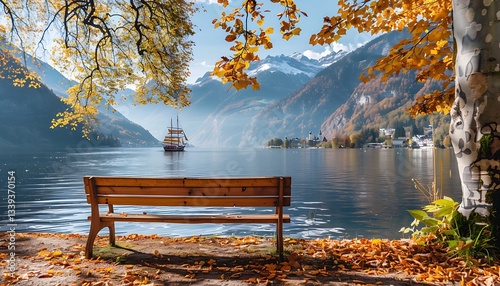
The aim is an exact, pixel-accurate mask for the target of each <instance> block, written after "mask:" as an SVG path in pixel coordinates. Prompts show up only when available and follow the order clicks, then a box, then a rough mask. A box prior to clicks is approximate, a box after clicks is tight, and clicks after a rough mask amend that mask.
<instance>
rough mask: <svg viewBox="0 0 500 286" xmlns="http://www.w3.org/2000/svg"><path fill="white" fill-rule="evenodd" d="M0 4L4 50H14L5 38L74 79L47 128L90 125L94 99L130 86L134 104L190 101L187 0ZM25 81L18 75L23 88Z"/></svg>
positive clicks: (8, 0) (108, 98) (103, 100)
mask: <svg viewBox="0 0 500 286" xmlns="http://www.w3.org/2000/svg"><path fill="white" fill-rule="evenodd" d="M0 8H1V9H2V11H3V12H4V21H0V41H1V42H2V43H3V46H4V47H3V49H6V48H7V49H10V50H11V51H13V49H12V48H8V46H7V43H6V41H7V42H8V45H10V46H15V47H18V48H20V49H21V50H22V52H24V53H28V54H31V55H34V56H36V57H49V58H50V59H51V61H52V62H53V63H55V65H56V68H58V69H59V70H60V71H62V72H63V73H64V74H66V75H69V76H70V77H71V79H74V80H76V81H77V84H75V85H74V86H73V87H71V88H70V89H69V90H68V97H67V98H65V99H64V102H65V103H66V104H68V109H67V110H66V111H65V112H62V113H60V114H58V115H57V118H56V119H54V121H53V127H56V126H67V125H70V126H72V127H75V126H76V125H77V124H84V123H89V120H91V119H92V117H93V115H95V114H96V113H97V107H98V106H99V105H100V104H104V105H108V106H110V105H113V104H115V96H116V95H117V92H118V91H120V90H123V89H125V88H126V87H128V86H135V87H136V90H137V94H136V95H135V96H134V99H135V101H136V102H137V103H140V104H143V103H158V102H161V103H165V104H168V105H172V106H178V107H180V106H186V105H188V104H189V100H188V93H189V89H188V88H187V86H186V79H187V77H188V76H189V69H188V68H189V62H190V61H191V58H192V45H193V43H192V42H191V41H190V39H189V36H191V35H193V34H194V32H193V24H192V23H191V16H192V15H193V13H194V12H195V9H194V7H193V3H192V2H191V1H185V0H163V1H156V0H155V1H151V0H130V1H125V0H105V1H95V0H74V1H57V0H33V1H17V0H0ZM2 66H3V69H1V70H3V71H4V72H5V71H6V70H7V67H6V66H5V65H2ZM0 73H1V71H0ZM0 76H1V74H0ZM30 76H32V75H30ZM25 78H26V76H25V75H20V76H19V77H18V78H17V79H16V80H17V81H18V83H19V84H20V85H22V84H23V81H24V79H25ZM86 130H87V131H89V130H90V128H86Z"/></svg>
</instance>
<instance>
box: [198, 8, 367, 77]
mask: <svg viewBox="0 0 500 286" xmlns="http://www.w3.org/2000/svg"><path fill="white" fill-rule="evenodd" d="M196 2H197V6H198V7H201V8H200V12H198V13H197V14H196V15H195V16H194V18H193V22H194V24H195V25H196V29H195V31H196V35H195V36H194V38H193V40H194V42H195V44H196V46H195V47H194V48H193V52H194V60H193V62H192V63H191V77H190V78H189V82H190V83H193V82H195V81H196V79H197V78H199V77H201V76H203V75H204V74H205V73H206V72H207V71H211V70H212V69H213V65H214V63H215V62H217V61H218V60H219V59H220V57H221V56H224V55H225V56H230V55H231V53H230V51H229V46H230V45H229V44H228V43H226V41H225V40H224V38H225V34H224V33H223V32H222V31H220V29H218V30H215V29H214V28H213V24H212V20H213V19H215V18H218V17H219V16H220V14H221V12H222V11H224V9H223V8H222V6H221V5H219V4H217V0H197V1H196ZM263 2H264V3H265V4H266V6H265V7H266V8H265V9H264V10H266V9H271V8H273V7H276V8H277V9H276V10H275V11H272V12H269V13H267V16H266V18H265V20H266V23H265V24H264V26H263V28H264V29H265V28H267V27H269V26H270V25H273V26H274V27H275V33H274V34H273V35H272V42H273V46H274V47H273V49H272V50H264V49H261V50H260V51H259V56H260V57H261V58H265V57H266V56H267V55H280V54H284V55H291V54H293V53H295V52H299V53H305V55H307V56H309V57H312V58H314V57H318V56H319V55H320V54H322V53H325V52H328V51H330V50H335V51H336V50H339V49H344V50H346V49H349V50H352V49H354V48H356V47H357V46H359V45H360V44H363V43H366V42H367V41H369V40H370V39H371V38H372V37H371V36H370V35H368V34H358V33H357V32H355V31H351V32H349V33H348V34H347V35H346V36H345V37H344V38H343V39H342V40H341V41H340V42H339V43H335V44H333V45H331V46H311V45H310V44H309V37H310V36H311V34H313V33H316V32H318V31H319V30H320V29H321V27H322V23H323V17H324V16H333V15H335V14H336V12H337V9H338V8H337V1H335V0H296V1H295V2H296V4H297V6H298V7H299V8H300V9H301V10H302V11H304V12H306V13H307V15H308V17H302V19H301V21H300V24H299V27H300V28H301V29H302V32H301V36H299V37H292V39H290V40H289V41H285V40H283V39H281V34H280V33H279V25H278V23H279V22H278V20H277V17H276V14H277V13H279V12H281V11H282V10H281V8H280V7H281V6H280V5H279V4H275V3H271V1H269V0H263ZM230 3H232V4H230V5H229V6H228V9H229V10H226V11H232V10H233V9H234V8H236V7H237V6H236V5H238V4H240V3H241V0H232V1H230Z"/></svg>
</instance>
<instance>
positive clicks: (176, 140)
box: [163, 116, 188, 151]
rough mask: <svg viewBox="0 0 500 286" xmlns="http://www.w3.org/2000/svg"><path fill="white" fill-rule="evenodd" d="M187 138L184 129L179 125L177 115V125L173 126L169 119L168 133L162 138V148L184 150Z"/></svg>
mask: <svg viewBox="0 0 500 286" xmlns="http://www.w3.org/2000/svg"><path fill="white" fill-rule="evenodd" d="M184 139H185V140H186V141H188V138H187V136H186V134H185V133H184V130H183V129H182V128H180V127H179V116H177V125H176V126H173V121H172V119H170V126H169V128H168V133H167V135H165V138H164V139H163V150H165V151H184V147H186V141H184Z"/></svg>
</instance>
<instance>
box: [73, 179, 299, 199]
mask: <svg viewBox="0 0 500 286" xmlns="http://www.w3.org/2000/svg"><path fill="white" fill-rule="evenodd" d="M83 180H84V183H85V193H86V194H87V202H88V203H89V204H92V203H93V202H94V204H95V202H97V204H108V205H147V206H199V207H217V206H220V207H232V206H237V207H264V206H269V207H272V206H289V205H290V201H291V183H292V178H291V177H258V178H137V177H136V178H134V177H90V176H86V177H84V178H83Z"/></svg>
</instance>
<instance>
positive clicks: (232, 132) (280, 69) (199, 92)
mask: <svg viewBox="0 0 500 286" xmlns="http://www.w3.org/2000/svg"><path fill="white" fill-rule="evenodd" d="M345 54H346V53H345V52H339V53H334V54H332V55H328V56H327V57H325V58H324V59H319V60H314V59H309V58H307V57H305V56H304V55H302V54H294V55H292V56H284V55H279V56H268V57H266V58H265V59H263V60H261V61H260V62H257V63H254V64H253V65H251V66H250V68H249V70H248V72H249V74H250V75H251V76H256V77H257V78H258V81H259V83H260V85H261V88H260V90H258V91H255V90H251V89H244V90H240V91H236V90H234V89H229V85H224V84H222V83H221V81H220V80H219V79H218V78H215V77H212V76H210V72H207V73H206V74H205V75H204V76H203V77H201V78H199V79H198V80H197V81H196V83H194V84H192V85H190V88H191V90H192V92H191V97H190V100H191V105H190V106H187V107H185V108H183V109H182V110H177V109H175V108H172V107H170V106H164V105H160V104H159V105H145V106H134V105H133V104H132V102H131V100H126V101H122V102H119V105H118V106H115V108H116V109H117V110H119V111H120V112H122V113H123V114H124V115H125V116H127V118H129V119H131V120H133V121H134V122H137V123H139V124H140V125H142V126H144V127H145V128H146V129H148V130H149V131H150V132H151V133H152V134H153V136H155V137H156V138H157V139H159V140H162V139H163V136H164V135H165V133H166V131H167V124H170V118H175V117H176V116H177V115H178V116H179V119H180V122H181V125H182V127H183V129H184V130H185V132H186V134H187V136H188V137H189V139H190V140H189V142H190V143H191V144H193V145H194V146H199V147H236V146H238V145H240V143H241V142H240V141H241V138H242V136H243V134H242V130H244V129H245V125H246V124H248V123H249V122H250V119H251V118H252V117H253V116H254V115H255V114H257V113H258V112H259V111H261V110H262V109H263V108H265V107H266V106H267V105H268V104H270V103H273V102H275V101H276V100H279V99H281V98H283V97H285V96H287V95H288V94H289V93H290V92H292V91H293V90H295V89H297V88H299V87H301V86H302V85H304V84H306V83H307V82H308V81H309V80H310V79H311V78H312V77H313V76H314V75H315V74H317V73H318V72H320V71H321V70H323V69H324V66H325V65H328V64H331V63H333V62H335V61H337V60H338V59H339V58H341V57H342V56H343V55H345ZM326 58H328V59H326Z"/></svg>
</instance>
